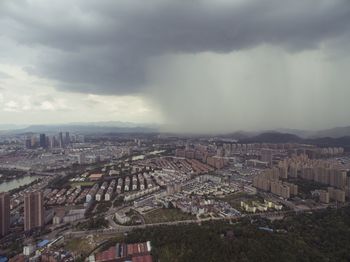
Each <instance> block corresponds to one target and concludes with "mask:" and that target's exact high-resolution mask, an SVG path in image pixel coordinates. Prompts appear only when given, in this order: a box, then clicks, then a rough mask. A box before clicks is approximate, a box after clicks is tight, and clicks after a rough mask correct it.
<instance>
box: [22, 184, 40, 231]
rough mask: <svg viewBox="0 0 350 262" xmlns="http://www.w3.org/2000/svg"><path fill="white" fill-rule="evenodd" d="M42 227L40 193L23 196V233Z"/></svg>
mask: <svg viewBox="0 0 350 262" xmlns="http://www.w3.org/2000/svg"><path fill="white" fill-rule="evenodd" d="M42 226H44V197H43V193H42V192H39V191H37V192H32V193H28V194H26V195H25V196H24V231H30V230H32V229H34V228H38V227H42Z"/></svg>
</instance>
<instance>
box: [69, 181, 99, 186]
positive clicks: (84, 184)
mask: <svg viewBox="0 0 350 262" xmlns="http://www.w3.org/2000/svg"><path fill="white" fill-rule="evenodd" d="M94 184H95V182H89V181H83V182H70V186H71V187H77V186H83V187H84V186H86V187H87V186H93V185H94Z"/></svg>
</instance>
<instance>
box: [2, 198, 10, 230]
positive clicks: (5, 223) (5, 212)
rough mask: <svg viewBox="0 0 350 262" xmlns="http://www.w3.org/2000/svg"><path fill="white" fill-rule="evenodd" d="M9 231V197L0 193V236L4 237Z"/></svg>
mask: <svg viewBox="0 0 350 262" xmlns="http://www.w3.org/2000/svg"><path fill="white" fill-rule="evenodd" d="M9 229H10V195H9V194H8V193H0V236H5V235H7V234H8V233H9Z"/></svg>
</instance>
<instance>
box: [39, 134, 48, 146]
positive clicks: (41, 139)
mask: <svg viewBox="0 0 350 262" xmlns="http://www.w3.org/2000/svg"><path fill="white" fill-rule="evenodd" d="M39 145H40V147H42V148H46V147H47V145H46V135H45V134H40V136H39Z"/></svg>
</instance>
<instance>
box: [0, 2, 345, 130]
mask: <svg viewBox="0 0 350 262" xmlns="http://www.w3.org/2000/svg"><path fill="white" fill-rule="evenodd" d="M62 17H64V19H61V18H62ZM58 18H59V19H58ZM0 30H1V34H0V122H1V123H3V124H4V123H9V124H18V125H23V124H24V125H36V124H41V125H42V124H61V123H71V122H82V121H83V122H100V121H123V122H136V123H156V124H160V125H163V126H167V127H170V129H171V130H169V131H174V132H192V133H225V132H232V131H239V130H248V131H251V130H273V129H279V128H290V129H301V130H322V129H328V128H333V127H339V126H348V125H350V123H349V122H348V121H349V120H348V119H349V113H348V112H349V110H350V103H349V102H348V97H350V88H349V87H348V86H347V85H348V83H349V82H350V81H349V80H350V75H349V73H348V71H349V70H348V69H349V68H350V55H349V54H350V53H349V50H350V47H349V44H348V43H349V40H350V4H349V2H348V1H346V0H332V1H328V0H322V1H319V0H306V1H302V2H291V1H277V0H265V1H258V0H248V1H242V0H234V1H226V0H220V1H215V2H212V1H207V0H193V1H159V0H151V1H149V2H147V3H141V2H139V1H134V0H128V1H103V2H95V1H90V0H88V1H86V0H79V1H74V2H72V1H68V0H64V1H49V2H48V1H44V0H34V1H25V0H20V1H11V0H3V1H1V2H0Z"/></svg>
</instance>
